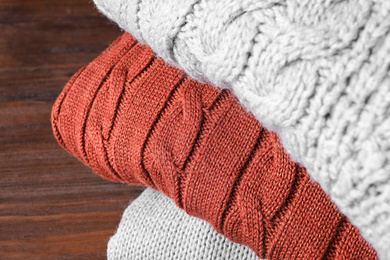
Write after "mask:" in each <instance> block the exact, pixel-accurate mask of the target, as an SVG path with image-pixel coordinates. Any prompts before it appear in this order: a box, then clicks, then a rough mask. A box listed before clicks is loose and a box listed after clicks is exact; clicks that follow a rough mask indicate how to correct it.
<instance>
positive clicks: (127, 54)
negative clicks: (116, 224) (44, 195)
mask: <svg viewBox="0 0 390 260" xmlns="http://www.w3.org/2000/svg"><path fill="white" fill-rule="evenodd" d="M52 125H53V130H54V134H55V137H56V138H57V140H58V142H59V143H60V144H61V145H62V146H63V147H64V148H65V149H67V150H68V151H69V152H70V153H72V154H73V155H75V156H76V157H77V158H79V159H80V160H81V161H82V162H84V163H85V164H87V165H89V166H90V167H91V168H92V169H93V170H94V171H95V172H96V173H97V174H100V175H101V176H103V177H105V178H107V179H110V180H114V181H120V182H127V183H130V184H134V185H146V186H149V187H151V188H153V189H155V190H158V191H161V192H162V193H164V194H165V195H166V196H168V197H170V198H172V199H173V200H174V201H175V203H176V205H178V206H179V207H180V208H182V209H184V210H185V211H186V213H188V214H189V215H192V216H195V217H198V218H202V219H204V220H206V221H207V222H208V223H210V224H211V225H212V226H213V228H214V229H215V230H216V231H217V232H218V233H220V234H222V235H224V236H226V237H227V238H228V239H230V240H231V241H234V242H237V243H240V244H243V245H246V246H248V247H249V248H251V249H252V250H253V251H254V252H255V253H256V255H257V256H258V257H260V258H267V259H294V258H300V259H376V258H377V256H376V252H375V250H374V249H373V248H372V247H371V246H370V245H369V244H368V243H367V242H366V241H365V240H364V239H363V238H362V237H361V235H360V233H359V230H358V229H357V228H356V227H355V226H353V225H352V224H351V223H350V222H349V220H348V219H347V218H346V217H345V216H344V215H343V214H342V213H340V212H339V211H338V209H337V207H336V206H335V204H334V203H332V201H331V200H330V198H329V197H328V196H327V195H326V193H325V192H324V191H323V190H322V189H321V187H320V186H319V185H318V184H317V183H315V182H313V181H311V180H310V177H309V175H308V174H307V172H306V170H305V169H304V168H302V167H301V166H300V165H299V164H297V163H294V162H293V161H292V160H291V158H290V156H289V155H288V154H287V153H286V152H285V150H284V149H283V147H282V145H281V143H280V140H279V137H278V135H277V134H275V133H273V132H270V131H268V130H267V129H265V128H263V127H262V126H261V124H260V123H259V121H258V120H256V118H255V117H254V116H253V115H252V114H250V113H249V112H248V111H246V110H245V109H244V108H243V107H242V106H241V105H240V103H239V101H238V100H237V98H236V97H235V96H234V95H233V94H232V93H231V92H230V91H228V90H222V89H217V88H214V87H212V86H210V85H204V84H200V83H199V82H197V81H195V80H193V79H191V78H188V77H186V75H185V73H184V72H183V71H181V70H179V69H177V68H174V67H172V66H169V65H167V64H166V63H164V61H163V60H162V59H161V58H157V57H155V55H154V53H153V51H152V50H151V49H150V48H149V47H148V46H145V45H141V44H139V43H137V41H136V40H135V39H134V38H133V37H132V36H131V35H130V34H128V33H125V34H124V35H122V36H121V37H119V38H118V39H117V40H116V41H115V42H114V43H113V44H112V45H111V46H110V47H109V48H108V49H107V50H106V51H105V52H104V53H102V54H101V55H100V56H99V57H98V58H96V59H95V60H94V61H93V62H91V63H90V64H89V65H88V66H86V67H84V68H82V69H81V70H80V71H79V72H78V73H77V74H76V75H75V76H74V77H73V78H72V79H71V80H70V81H69V83H68V84H67V85H66V86H65V88H64V90H63V92H62V93H61V94H60V96H59V97H58V99H57V100H56V102H55V104H54V106H53V110H52Z"/></svg>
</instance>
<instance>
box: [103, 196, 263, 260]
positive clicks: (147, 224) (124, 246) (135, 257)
mask: <svg viewBox="0 0 390 260" xmlns="http://www.w3.org/2000/svg"><path fill="white" fill-rule="evenodd" d="M107 259H109V260H145V259H155V260H166V259H169V260H184V259H191V260H240V259H242V260H244V259H245V260H257V259H259V258H257V256H256V254H255V253H254V252H253V251H252V250H250V249H249V248H247V247H245V246H242V245H239V244H236V243H233V242H231V241H229V240H228V239H227V238H226V237H224V236H222V235H220V234H218V233H217V232H216V231H215V230H214V229H213V228H212V227H211V226H210V224H208V223H207V222H206V221H204V220H201V219H198V218H196V217H191V216H189V215H188V214H186V213H185V212H184V210H182V209H179V208H178V207H177V206H176V205H175V203H174V202H173V200H171V199H170V198H168V197H166V196H164V195H163V194H162V193H160V192H157V191H154V190H152V189H146V190H145V191H144V192H143V193H142V194H141V195H140V196H139V197H138V198H137V199H136V200H134V201H133V202H132V203H131V204H130V205H129V206H128V207H127V209H126V210H125V212H124V213H123V216H122V219H121V222H120V224H119V227H118V230H117V231H116V233H115V235H114V236H113V237H111V239H110V241H109V242H108V247H107Z"/></svg>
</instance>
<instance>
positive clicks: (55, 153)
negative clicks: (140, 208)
mask: <svg viewBox="0 0 390 260" xmlns="http://www.w3.org/2000/svg"><path fill="white" fill-rule="evenodd" d="M120 34H121V31H120V30H119V29H118V28H117V27H116V26H115V25H114V24H113V23H112V22H109V21H108V20H107V19H106V18H104V17H103V16H101V15H100V14H99V13H98V12H97V10H96V9H95V7H94V5H93V3H92V1H91V0H0V259H2V260H3V259H6V260H8V259H105V258H106V255H105V251H106V246H107V241H108V239H109V237H110V236H111V235H112V234H113V233H114V232H115V229H116V227H117V225H118V223H119V220H120V217H121V214H122V212H123V210H124V209H125V207H126V206H127V205H128V204H129V202H130V201H131V200H133V199H134V198H136V197H137V196H138V195H139V193H140V192H141V191H142V188H138V187H132V186H129V185H123V184H116V183H110V182H108V181H105V180H103V179H102V178H100V177H99V176H97V175H95V174H94V173H92V171H91V170H90V169H89V168H87V167H86V166H84V165H83V164H81V163H80V162H79V161H77V160H76V159H75V158H73V157H72V156H71V155H70V154H68V153H67V152H65V151H64V150H63V149H62V148H61V147H60V146H59V145H58V144H57V142H56V140H55V139H54V137H53V134H52V130H51V125H50V110H51V107H52V105H53V102H54V100H55V99H56V97H57V96H58V95H59V93H60V91H61V90H62V88H63V87H64V85H65V84H66V82H67V81H68V80H69V78H70V77H71V76H72V75H73V74H74V73H75V72H76V71H77V70H78V69H79V68H80V67H81V66H83V65H85V64H87V63H89V62H90V61H92V60H93V59H94V58H95V57H97V56H98V55H99V54H100V53H101V52H102V51H103V50H104V49H105V48H106V47H107V46H108V45H109V44H110V43H111V42H112V41H113V40H114V39H115V38H116V37H117V36H119V35H120Z"/></svg>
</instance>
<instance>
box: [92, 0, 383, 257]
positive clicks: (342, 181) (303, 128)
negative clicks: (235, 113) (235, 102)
mask: <svg viewBox="0 0 390 260" xmlns="http://www.w3.org/2000/svg"><path fill="white" fill-rule="evenodd" d="M94 2H95V3H96V5H97V7H98V8H99V10H101V11H102V12H103V13H104V14H106V15H107V16H108V17H109V18H111V19H112V20H113V21H115V22H117V23H118V24H119V25H120V26H121V27H122V28H123V29H125V30H126V31H128V32H130V33H132V34H133V35H134V36H135V37H136V38H137V39H138V40H140V41H141V42H145V43H147V44H148V45H149V46H150V47H151V48H152V49H153V50H154V51H155V52H156V53H157V54H158V55H159V56H161V57H162V58H164V59H165V60H166V61H167V62H169V63H170V64H173V65H175V66H177V67H179V68H181V69H183V70H184V71H185V72H186V73H188V74H189V75H190V76H191V77H193V78H195V79H198V80H200V81H202V82H211V83H213V84H214V85H216V86H220V87H226V88H231V89H233V90H234V92H235V94H236V95H237V96H238V98H239V100H240V101H241V102H242V103H243V104H245V105H246V107H247V108H249V109H250V110H251V111H252V112H253V114H254V115H255V116H256V117H257V119H258V120H259V121H260V122H261V123H262V124H263V125H264V126H265V127H266V128H267V129H270V130H274V131H276V132H278V133H279V135H280V137H281V140H282V143H283V145H284V146H285V148H286V150H287V151H288V153H289V154H290V155H291V156H292V157H293V159H294V160H295V161H297V162H300V163H302V164H303V165H304V166H305V167H306V168H307V170H308V172H309V173H310V175H311V176H312V177H313V178H314V179H315V180H316V181H317V182H319V183H320V185H321V187H322V188H323V189H324V190H325V191H326V192H327V193H328V194H330V196H331V198H332V200H333V201H334V202H335V203H336V205H337V206H338V207H339V208H340V209H341V211H342V212H343V213H344V214H345V215H346V216H348V218H349V219H350V220H351V221H352V223H354V224H355V225H356V226H357V227H359V229H360V230H361V232H362V234H363V236H364V237H365V238H366V239H367V240H368V241H369V242H371V243H372V244H373V245H374V247H375V248H376V249H377V250H378V252H379V253H380V255H381V256H383V257H384V258H386V259H390V247H389V245H390V1H389V0H356V1H335V0H306V1H301V0H264V1H256V0H247V1H242V0H218V1H200V0H186V1H181V0H180V1H179V0H171V1H160V0H94Z"/></svg>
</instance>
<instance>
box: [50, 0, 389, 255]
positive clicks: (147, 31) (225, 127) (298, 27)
mask: <svg viewBox="0 0 390 260" xmlns="http://www.w3.org/2000/svg"><path fill="white" fill-rule="evenodd" d="M94 1H95V4H96V6H97V7H98V9H99V10H100V11H101V12H102V13H104V14H105V15H107V16H108V17H109V18H110V19H112V20H113V21H115V22H117V23H118V25H119V26H120V27H122V28H123V29H124V30H125V31H126V32H125V33H124V34H123V35H122V36H121V37H119V38H118V39H117V40H116V41H115V42H113V43H112V45H111V46H110V47H109V48H108V49H107V50H106V51H105V52H103V53H102V54H101V55H100V56H99V57H97V58H96V59H95V60H94V61H92V62H91V63H90V64H89V65H88V66H86V67H84V68H82V69H81V70H80V71H79V72H78V73H77V74H76V75H75V76H73V78H72V79H71V80H70V82H69V83H68V84H67V85H66V86H65V89H64V90H63V92H62V93H61V95H60V96H59V98H58V99H57V101H56V103H55V104H54V107H53V111H52V125H53V131H54V134H55V136H56V138H57V140H58V142H59V143H60V144H61V145H62V146H63V147H64V148H65V149H66V150H68V151H69V152H70V153H72V154H73V155H74V156H76V157H77V158H79V159H80V160H81V161H82V162H84V163H85V164H86V165H88V166H89V167H91V168H92V169H93V170H94V172H96V173H97V174H99V175H101V176H102V177H104V178H107V179H109V180H112V181H119V182H125V183H130V184H132V185H143V186H147V187H149V188H151V189H147V190H146V191H145V192H144V193H143V194H142V195H141V196H140V197H139V198H138V199H137V200H136V201H134V202H133V203H132V204H131V205H130V206H129V207H128V209H127V210H126V211H125V213H124V215H123V217H122V220H121V223H120V225H119V228H118V231H117V233H116V234H115V235H114V236H113V237H112V238H111V240H110V242H109V244H108V250H107V253H108V258H109V259H258V258H265V259H293V258H294V259H295V258H298V259H322V258H325V259H377V258H378V257H379V258H380V259H390V247H389V245H390V18H389V17H390V2H389V1H387V0H376V1H374V0H361V1H355V2H352V1H351V2H350V1H331V0H330V1H328V0H322V1H317V0H316V1H314V0H313V1H312V0H307V1H298V0H287V1H286V0H266V1H255V0H248V1H241V0H228V1H225V0H224V1H199V0H186V1H181V0H180V1H179V0H172V1H157V0H156V1H152V0H94ZM130 33H131V34H130Z"/></svg>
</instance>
